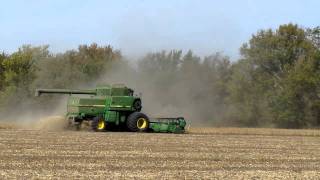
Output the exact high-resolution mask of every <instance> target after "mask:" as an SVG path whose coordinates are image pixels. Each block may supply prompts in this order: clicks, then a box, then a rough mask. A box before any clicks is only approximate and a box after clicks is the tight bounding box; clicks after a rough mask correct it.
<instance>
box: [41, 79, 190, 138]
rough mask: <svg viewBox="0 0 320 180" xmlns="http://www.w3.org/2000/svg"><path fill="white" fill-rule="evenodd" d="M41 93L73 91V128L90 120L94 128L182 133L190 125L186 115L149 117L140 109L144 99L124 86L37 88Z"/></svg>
mask: <svg viewBox="0 0 320 180" xmlns="http://www.w3.org/2000/svg"><path fill="white" fill-rule="evenodd" d="M41 94H69V95H70V97H69V99H68V105H67V115H66V119H67V120H68V121H69V125H70V127H76V128H77V129H79V128H80V126H81V124H83V123H86V124H90V126H91V128H92V129H93V130H94V131H105V130H107V129H110V130H112V129H123V130H129V131H132V132H147V131H153V132H171V133H182V132H184V128H185V125H186V122H185V120H184V118H182V117H179V118H151V119H149V118H148V116H147V115H145V114H144V113H141V112H140V111H141V109H142V102H141V98H140V97H138V96H135V95H134V91H133V90H132V89H130V88H128V87H126V86H124V85H113V86H110V85H107V86H102V87H97V88H96V89H91V90H68V89H37V90H36V96H40V95H41ZM76 95H78V96H76ZM81 95H82V96H81ZM83 95H85V96H83Z"/></svg>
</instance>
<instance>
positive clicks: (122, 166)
mask: <svg viewBox="0 0 320 180" xmlns="http://www.w3.org/2000/svg"><path fill="white" fill-rule="evenodd" d="M319 177H320V132H319V130H279V129H238V128H198V129H190V131H189V133H188V134H153V133H127V132H126V133H123V132H104V133H95V132H85V131H78V132H76V131H40V130H25V129H11V128H3V129H0V179H9V178H14V179H16V178H23V179H26V178H40V179H50V178H59V179H60V178H62V179H75V178H76V179H88V178H91V179H131V178H136V179H214V178H218V179H248V178H251V179H260V178H262V179H277V178H280V179H283V178H285V179H302V178H306V179H318V178H319Z"/></svg>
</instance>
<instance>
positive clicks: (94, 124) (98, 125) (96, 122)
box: [91, 116, 106, 132]
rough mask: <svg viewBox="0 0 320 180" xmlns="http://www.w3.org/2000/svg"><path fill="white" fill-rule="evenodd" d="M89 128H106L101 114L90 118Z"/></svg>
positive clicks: (98, 130) (95, 129)
mask: <svg viewBox="0 0 320 180" xmlns="http://www.w3.org/2000/svg"><path fill="white" fill-rule="evenodd" d="M101 123H102V124H101ZM91 128H92V130H93V131H96V132H103V131H105V130H106V122H105V121H104V119H103V118H102V117H101V116H96V117H94V118H93V119H92V123H91Z"/></svg>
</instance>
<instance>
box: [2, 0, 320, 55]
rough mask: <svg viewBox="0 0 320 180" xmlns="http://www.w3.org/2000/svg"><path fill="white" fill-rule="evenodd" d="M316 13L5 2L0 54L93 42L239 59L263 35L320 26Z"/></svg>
mask: <svg viewBox="0 0 320 180" xmlns="http://www.w3.org/2000/svg"><path fill="white" fill-rule="evenodd" d="M319 7H320V1H318V0H224V1H221V0H158V1H156V0H149V1H147V0H113V1H111V0H28V1H26V0H10V1H9V0H7V1H5V0H3V1H2V2H1V5H0V51H4V52H6V53H11V52H14V51H16V50H17V49H18V48H19V47H21V46H22V45H24V44H31V45H46V44H48V45H50V50H51V51H53V52H63V51H65V50H70V49H76V48H77V46H78V45H80V44H91V43H93V42H96V43H98V44H99V45H109V44H110V45H111V46H113V47H114V48H116V49H120V50H121V51H122V53H123V54H124V55H125V56H127V57H138V56H141V55H143V54H144V53H146V52H150V51H152V52H154V51H160V50H170V49H182V50H184V51H187V50H188V49H192V50H193V51H194V52H195V53H196V54H198V55H200V56H205V55H210V54H213V53H215V52H222V53H223V54H225V55H228V56H230V57H231V59H237V58H238V57H239V48H240V46H241V45H242V44H243V43H245V42H247V41H248V40H249V39H250V37H251V36H252V34H254V33H256V32H257V31H258V30H261V29H267V28H273V29H275V28H277V27H278V26H279V25H281V24H286V23H295V24H299V25H300V26H301V27H315V26H319V25H320V13H318V8H319Z"/></svg>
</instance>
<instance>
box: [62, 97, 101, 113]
mask: <svg viewBox="0 0 320 180" xmlns="http://www.w3.org/2000/svg"><path fill="white" fill-rule="evenodd" d="M105 101H106V100H105V99H96V98H80V97H73V96H71V97H70V98H69V100H68V107H67V108H68V113H69V115H81V114H85V115H89V116H90V115H91V116H94V115H97V114H103V113H104V110H105Z"/></svg>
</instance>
